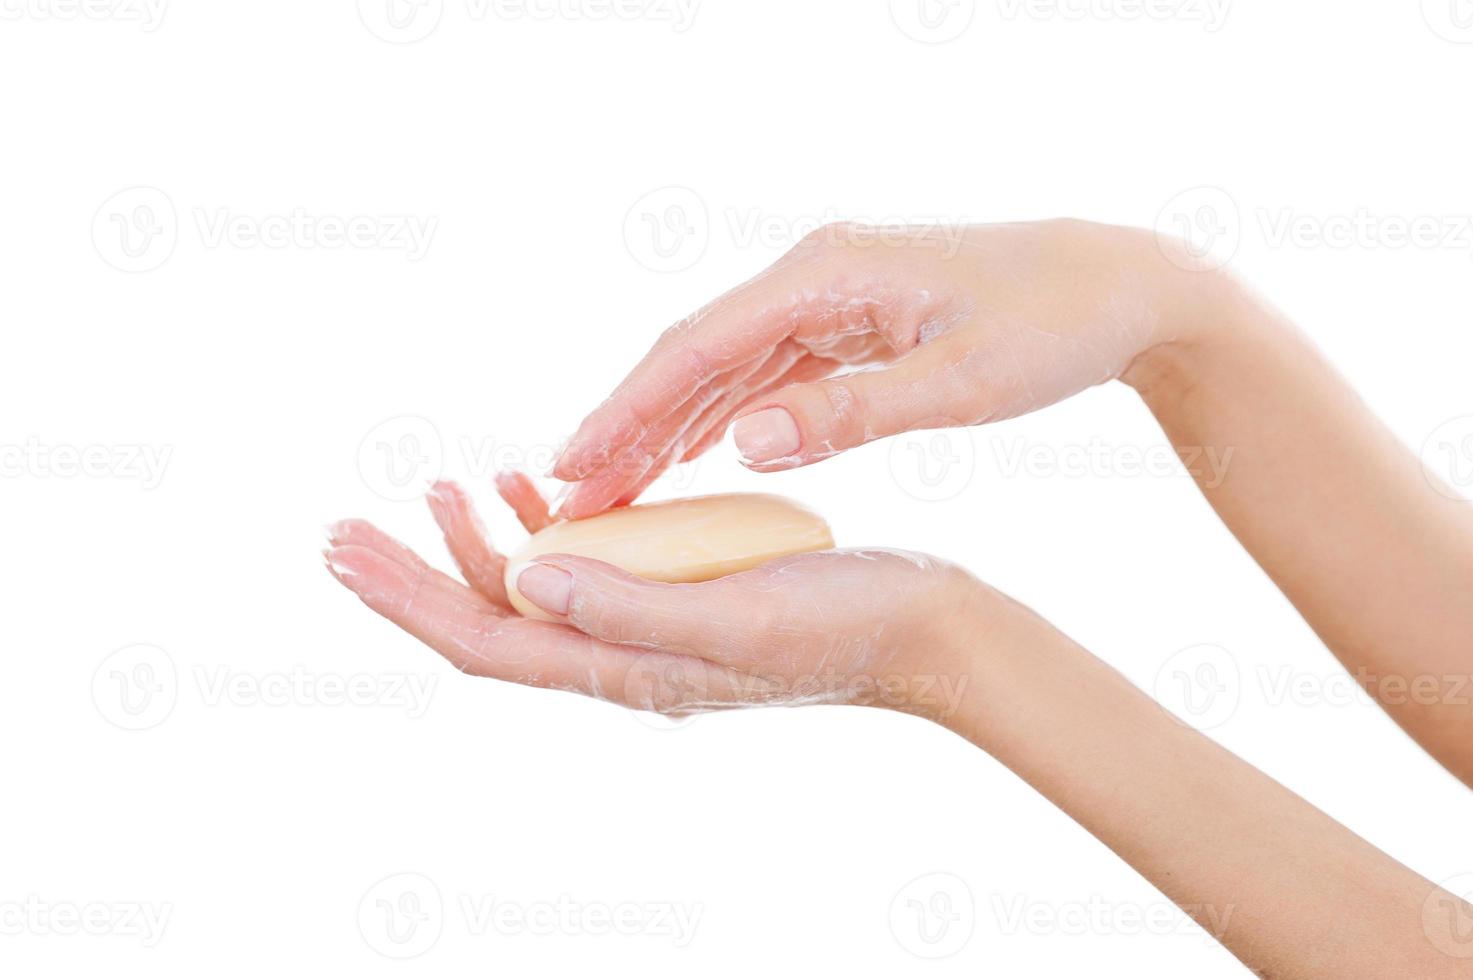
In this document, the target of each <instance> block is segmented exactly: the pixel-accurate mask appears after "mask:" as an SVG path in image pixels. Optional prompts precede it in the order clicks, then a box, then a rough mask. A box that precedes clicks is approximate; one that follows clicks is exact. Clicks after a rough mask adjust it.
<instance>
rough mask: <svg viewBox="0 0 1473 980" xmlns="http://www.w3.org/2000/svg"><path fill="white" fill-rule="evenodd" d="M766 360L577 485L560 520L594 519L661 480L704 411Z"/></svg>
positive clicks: (737, 372) (702, 396)
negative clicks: (639, 486)
mask: <svg viewBox="0 0 1473 980" xmlns="http://www.w3.org/2000/svg"><path fill="white" fill-rule="evenodd" d="M765 359H766V358H754V359H752V360H751V361H748V362H746V363H744V364H742V365H740V366H738V367H736V368H733V369H732V370H730V371H723V372H722V373H721V374H719V375H717V376H716V377H715V378H713V379H712V380H711V382H710V383H709V384H707V385H706V386H705V387H703V388H702V389H701V390H700V392H698V393H697V394H695V395H692V396H691V397H690V398H689V399H687V401H686V403H685V404H684V405H682V406H681V408H680V410H679V411H677V412H673V413H671V414H670V415H667V416H666V417H665V418H663V419H661V420H660V421H659V422H657V423H655V424H654V426H652V427H651V428H650V429H649V430H648V431H647V432H645V433H644V435H643V436H641V437H640V438H639V439H638V440H637V441H636V442H635V443H634V444H633V445H631V446H629V447H628V448H626V449H624V450H623V451H622V452H620V453H619V454H618V456H617V457H616V458H614V459H611V460H608V461H606V463H605V465H604V467H603V468H602V469H600V470H598V471H596V472H594V473H592V474H590V475H589V476H587V477H586V478H584V479H583V480H581V481H580V482H578V483H577V484H576V485H574V486H573V488H572V489H571V490H570V491H569V492H568V496H567V497H566V498H565V499H564V500H563V502H562V505H561V506H560V507H558V512H557V516H558V517H559V518H562V519H565V520H577V519H579V518H583V517H591V516H593V515H594V514H597V513H599V512H600V511H603V510H607V509H608V507H609V506H610V505H611V504H613V503H614V501H616V500H619V499H620V498H621V497H623V496H625V495H626V494H627V493H628V492H629V489H630V488H631V487H632V486H634V485H635V484H637V483H639V482H640V481H641V480H644V479H645V478H646V477H649V479H650V480H651V481H652V480H653V479H654V478H655V477H658V476H659V475H660V473H661V472H662V471H663V470H664V468H665V466H667V465H669V461H670V459H671V457H672V456H673V455H674V454H673V453H672V452H671V449H672V447H674V446H675V444H676V443H677V442H679V441H680V438H681V435H682V433H684V432H685V430H686V429H687V428H688V427H689V426H690V425H691V424H693V423H694V422H695V420H696V419H697V418H699V417H700V414H701V412H702V410H704V409H705V408H706V407H707V406H708V405H710V404H711V403H713V402H715V401H717V400H719V399H720V398H721V397H722V396H723V395H724V394H725V393H726V392H727V391H729V390H730V389H731V388H732V387H734V386H736V385H738V384H740V383H741V382H742V381H743V380H744V379H745V378H747V377H749V376H750V375H751V374H752V372H753V371H756V370H758V369H759V368H760V367H761V366H762V361H763V360H765Z"/></svg>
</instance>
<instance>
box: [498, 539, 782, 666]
mask: <svg viewBox="0 0 1473 980" xmlns="http://www.w3.org/2000/svg"><path fill="white" fill-rule="evenodd" d="M514 581H515V582H516V584H517V589H518V591H520V592H521V593H522V595H523V597H524V598H526V599H528V600H529V601H531V602H532V603H533V604H534V605H536V606H538V607H539V608H541V609H543V610H545V611H546V612H549V613H551V614H553V615H554V616H559V617H561V618H562V619H563V620H564V621H565V622H567V623H568V624H569V625H571V626H574V627H577V628H578V629H579V630H581V631H582V632H584V633H587V634H588V635H589V636H592V637H594V638H596V639H600V640H604V641H606V642H609V643H620V644H627V645H630V646H636V647H642V648H645V649H648V650H661V651H665V652H667V653H679V654H685V655H687V656H693V657H699V658H701V659H703V660H711V661H715V662H717V663H726V664H731V663H740V662H741V661H742V660H744V659H745V658H746V657H747V656H748V655H750V654H751V653H752V652H754V650H755V649H756V647H757V646H759V645H760V644H759V642H758V641H759V638H760V635H761V633H762V629H761V624H762V622H763V620H762V616H761V610H760V609H758V608H756V607H757V606H759V605H760V604H761V603H760V602H755V601H754V599H753V597H752V596H750V595H747V594H746V593H745V592H743V593H733V591H732V589H731V588H730V582H731V579H730V578H728V579H725V580H722V579H717V580H715V581H712V582H700V583H691V584H683V585H672V584H667V583H663V582H654V581H650V580H649V579H643V578H640V577H638V576H636V575H631V574H630V573H628V572H626V571H624V570H623V569H620V568H617V567H615V566H613V565H610V564H608V563H607V562H602V561H598V560H597V559H593V558H583V557H579V556H575V555H564V554H547V555H539V556H538V557H537V558H535V559H534V560H533V561H531V562H528V563H527V564H526V565H524V566H522V567H521V568H519V569H517V570H516V572H515V577H514ZM769 601H770V600H769Z"/></svg>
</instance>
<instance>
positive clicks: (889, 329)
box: [553, 220, 1225, 518]
mask: <svg viewBox="0 0 1473 980" xmlns="http://www.w3.org/2000/svg"><path fill="white" fill-rule="evenodd" d="M897 238H899V239H903V244H897V243H896V241H897ZM1168 253H1170V254H1168ZM1191 264H1192V260H1191V258H1190V256H1189V255H1188V254H1187V252H1186V249H1185V246H1178V245H1176V244H1173V243H1170V242H1163V241H1161V240H1159V239H1158V238H1157V236H1155V235H1154V234H1152V233H1150V232H1144V231H1138V230H1134V229H1127V228H1115V227H1109V226H1105V225H1096V224H1089V223H1086V222H1080V221H1067V220H1061V221H1045V222H1038V223H1033V224H1011V225H981V226H974V227H971V228H965V229H951V230H942V231H937V232H930V233H916V234H909V233H907V234H905V235H900V234H899V233H897V232H896V231H894V230H887V231H869V232H866V231H864V230H862V229H859V228H856V227H852V226H847V225H839V226H834V227H832V228H826V229H821V230H820V231H819V232H817V233H815V235H813V236H810V238H809V239H807V240H805V241H804V242H803V243H802V244H800V245H799V246H798V247H797V248H796V249H794V250H793V251H792V252H790V253H789V254H788V255H786V256H785V257H784V258H783V259H781V260H780V261H779V262H778V263H777V264H776V265H774V266H773V267H772V268H770V269H768V270H767V271H766V272H764V273H762V274H761V275H759V276H757V277H756V278H755V279H753V280H751V281H750V282H748V283H746V284H744V285H742V286H739V287H738V288H737V289H735V290H733V291H732V292H730V293H728V294H727V295H725V296H723V297H721V298H720V299H718V300H716V301H715V302H714V303H712V304H711V305H710V306H708V307H706V308H705V309H703V310H701V311H699V312H697V313H695V314H693V315H692V316H690V317H688V318H686V319H685V320H682V321H681V322H680V323H678V324H676V325H675V326H674V327H672V328H670V329H669V330H668V331H666V332H665V334H664V335H663V336H662V337H661V338H660V339H659V341H658V342H657V343H656V344H655V346H654V348H653V349H652V350H651V351H650V352H649V353H648V354H647V355H646V356H645V358H644V359H643V360H642V361H641V362H640V363H639V364H638V365H637V366H636V367H635V368H634V370H633V371H632V372H630V374H629V376H628V377H627V378H626V379H625V380H624V381H623V383H622V384H620V385H619V387H618V388H617V390H615V392H614V394H613V395H612V396H611V397H610V398H609V399H608V400H607V401H606V402H604V404H602V405H601V406H599V408H598V409H597V410H595V411H594V412H593V413H592V414H591V415H589V416H588V418H587V419H586V420H584V422H583V424H582V426H581V427H580V428H579V430H578V432H577V433H576V435H575V436H574V437H573V439H572V440H571V441H570V442H569V444H568V446H567V447H566V449H565V450H564V451H563V453H562V455H561V456H560V458H559V460H558V462H557V464H556V466H555V467H554V469H553V475H555V476H557V477H558V478H559V479H562V480H567V481H570V482H571V481H576V482H577V485H576V486H575V487H574V488H573V489H572V490H571V491H570V492H569V495H568V496H567V498H566V499H565V501H564V502H563V505H562V507H561V509H560V510H559V515H560V516H563V517H568V518H578V517H587V516H590V515H592V514H595V513H598V512H599V511H601V510H604V509H606V508H608V507H610V506H614V505H616V504H626V503H629V502H630V501H632V500H633V499H634V498H636V497H637V496H638V495H639V494H640V493H641V492H642V491H643V490H644V489H645V487H647V486H648V485H649V484H650V483H651V482H652V481H653V480H654V479H655V478H656V477H657V476H659V474H660V473H661V472H662V471H664V470H665V469H666V468H667V467H668V466H670V465H671V464H672V463H674V462H677V461H686V460H690V459H693V458H695V457H696V456H699V455H700V454H701V453H703V452H705V451H706V450H707V449H709V448H710V447H711V446H712V445H713V444H714V443H715V442H717V441H718V440H720V438H721V436H722V434H723V433H724V432H725V430H726V428H727V426H728V425H730V424H732V422H733V421H735V427H734V432H735V439H736V443H737V448H738V449H739V450H740V451H741V452H742V454H743V461H744V462H745V463H746V464H747V465H748V466H750V467H751V468H753V469H755V470H761V471H768V470H779V469H787V468H790V467H794V466H803V465H806V464H808V463H812V462H815V461H816V460H820V459H824V458H827V457H829V456H833V455H835V454H836V453H839V452H842V451H843V450H845V449H850V448H853V447H855V446H858V445H861V444H862V443H865V442H869V441H871V440H873V439H878V438H881V437H884V436H888V435H893V434H895V433H897V432H903V431H907V430H910V429H917V428H941V427H945V426H953V425H974V424H978V423H982V422H991V421H997V420H1000V419H1006V418H1011V417H1014V416H1017V415H1021V414H1024V413H1027V412H1031V411H1034V410H1036V409H1039V408H1043V407H1045V406H1047V405H1050V404H1052V403H1054V402H1057V401H1059V400H1061V399H1063V398H1066V397H1068V396H1069V395H1072V394H1074V393H1076V392H1078V391H1080V390H1082V389H1084V388H1087V387H1090V386H1091V385H1097V384H1102V383H1104V382H1106V381H1110V380H1112V379H1115V378H1120V377H1121V376H1122V375H1124V374H1125V373H1126V372H1127V370H1128V369H1129V368H1130V366H1131V364H1132V362H1133V361H1134V360H1135V359H1136V358H1137V357H1139V356H1140V355H1141V354H1143V353H1144V352H1146V351H1148V350H1151V349H1152V348H1155V347H1158V346H1161V345H1165V344H1170V343H1186V342H1189V341H1190V340H1191V339H1192V338H1193V336H1194V335H1195V333H1196V331H1197V330H1198V328H1199V327H1200V324H1201V320H1200V318H1199V317H1198V316H1197V315H1196V312H1195V311H1196V310H1197V309H1198V308H1200V304H1201V303H1202V302H1203V298H1204V296H1205V295H1206V294H1208V293H1209V292H1210V291H1211V290H1214V289H1217V288H1220V286H1221V284H1222V283H1223V282H1224V281H1225V280H1223V279H1222V278H1221V277H1219V276H1216V275H1208V274H1204V273H1199V272H1194V271H1188V270H1189V269H1190V268H1191ZM875 365H880V366H883V369H881V370H870V371H862V372H858V373H849V374H845V375H843V376H841V377H832V378H831V377H830V376H831V375H833V374H834V373H835V372H836V371H839V370H841V369H843V368H849V367H864V366H875ZM824 379H827V380H824Z"/></svg>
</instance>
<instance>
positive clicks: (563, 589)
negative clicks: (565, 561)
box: [517, 562, 573, 616]
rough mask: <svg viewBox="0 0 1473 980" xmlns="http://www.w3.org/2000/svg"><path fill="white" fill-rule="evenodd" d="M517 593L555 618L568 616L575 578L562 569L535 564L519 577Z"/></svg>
mask: <svg viewBox="0 0 1473 980" xmlns="http://www.w3.org/2000/svg"><path fill="white" fill-rule="evenodd" d="M517 591H519V592H521V593H522V595H523V596H525V597H526V598H527V599H529V600H531V602H532V603H533V604H534V605H536V606H540V607H541V608H543V609H545V610H547V611H548V612H550V613H552V614H553V615H554V616H566V615H567V614H568V603H569V600H570V599H571V598H572V595H573V576H571V575H569V574H568V573H567V572H565V571H563V570H562V569H561V568H553V567H552V566H551V565H541V564H538V563H537V562H533V563H532V564H530V565H528V566H527V567H526V568H524V569H522V572H521V574H520V575H518V576H517Z"/></svg>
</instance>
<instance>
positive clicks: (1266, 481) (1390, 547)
mask: <svg viewBox="0 0 1473 980" xmlns="http://www.w3.org/2000/svg"><path fill="white" fill-rule="evenodd" d="M1213 288H1214V291H1215V294H1216V295H1217V296H1219V297H1221V300H1220V302H1219V303H1217V304H1215V305H1214V307H1213V309H1214V313H1213V319H1212V320H1211V322H1210V323H1206V324H1204V325H1203V326H1204V328H1205V329H1203V330H1200V331H1197V332H1195V333H1194V334H1193V339H1191V340H1188V341H1185V342H1180V343H1168V344H1163V345H1161V346H1159V347H1157V348H1155V349H1153V350H1151V351H1149V352H1148V353H1147V354H1146V355H1145V356H1144V357H1142V358H1140V359H1139V360H1138V361H1137V362H1136V364H1135V365H1134V366H1133V367H1132V369H1131V370H1130V372H1129V373H1128V374H1127V375H1126V378H1125V380H1127V381H1128V382H1129V383H1131V384H1132V385H1134V386H1135V387H1136V388H1137V389H1138V390H1139V391H1140V392H1141V394H1142V396H1143V398H1144V399H1145V401H1146V404H1147V405H1148V406H1149V407H1150V409H1151V411H1152V412H1153V413H1154V414H1155V416H1156V418H1157V419H1158V420H1159V421H1160V423H1161V426H1162V428H1163V429H1164V430H1165V431H1166V434H1167V435H1168V436H1169V437H1170V439H1171V441H1172V444H1173V445H1175V446H1178V447H1214V448H1215V449H1216V450H1217V451H1218V452H1219V454H1221V453H1222V452H1224V451H1226V450H1227V449H1229V448H1231V450H1232V458H1231V462H1230V464H1229V465H1228V466H1227V467H1226V469H1225V471H1224V472H1223V473H1220V474H1216V475H1215V477H1216V478H1215V479H1211V480H1208V479H1203V477H1204V476H1205V475H1206V474H1205V473H1201V474H1200V475H1199V477H1198V482H1199V484H1200V486H1201V489H1202V492H1203V493H1204V494H1205V495H1206V497H1207V499H1208V500H1209V501H1210V502H1211V504H1212V506H1213V507H1214V508H1215V509H1216V510H1217V512H1218V514H1219V515H1221V517H1222V519H1223V520H1224V521H1225V522H1226V523H1227V525H1228V527H1229V528H1230V529H1231V530H1232V532H1233V534H1235V535H1236V536H1237V537H1238V539H1239V540H1240V541H1241V542H1242V543H1243V545H1244V547H1246V548H1247V549H1248V551H1249V552H1251V553H1252V555H1253V557H1254V558H1255V559H1256V560H1257V561H1258V563H1259V564H1260V565H1261V566H1263V568H1264V570H1265V571H1267V572H1268V574H1269V575H1270V576H1272V577H1273V580H1274V581H1275V582H1276V583H1277V584H1278V586H1279V587H1280V588H1281V589H1282V590H1283V591H1284V594H1285V595H1287V596H1288V597H1289V599H1290V600H1291V601H1292V602H1293V603H1294V605H1295V606H1296V607H1297V608H1298V609H1299V611H1300V613H1302V614H1303V616H1304V617H1305V619H1306V620H1308V622H1309V624H1310V625H1311V626H1312V627H1313V628H1314V629H1315V631H1316V632H1317V633H1318V634H1319V635H1320V637H1321V639H1323V640H1324V642H1325V644H1326V645H1327V646H1328V647H1329V648H1330V650H1331V651H1333V652H1334V654H1335V656H1336V657H1338V658H1339V660H1340V661H1341V663H1343V664H1344V665H1345V666H1346V667H1347V668H1348V669H1349V670H1350V672H1351V673H1352V674H1353V675H1354V676H1355V677H1356V679H1357V680H1358V681H1359V682H1360V683H1361V684H1362V685H1363V686H1364V687H1365V688H1366V689H1367V691H1368V692H1369V693H1370V694H1372V695H1373V696H1374V697H1376V698H1377V700H1378V701H1379V703H1380V704H1381V705H1382V707H1383V708H1385V710H1386V711H1387V712H1388V713H1389V714H1390V715H1391V716H1392V718H1394V719H1395V720H1396V722H1397V723H1398V724H1399V725H1401V726H1402V727H1403V728H1405V729H1406V730H1407V732H1408V733H1409V734H1411V735H1412V737H1413V738H1415V739H1416V740H1417V741H1418V742H1419V743H1420V744H1421V745H1422V746H1423V747H1424V748H1426V749H1427V751H1428V752H1430V753H1431V754H1432V755H1433V756H1434V757H1435V758H1437V759H1438V760H1439V761H1440V762H1442V763H1443V765H1445V766H1447V767H1448V769H1450V770H1451V771H1452V772H1453V773H1455V774H1456V775H1457V776H1458V777H1459V778H1461V779H1462V780H1463V781H1464V782H1466V783H1469V784H1470V785H1473V684H1470V676H1473V506H1470V505H1469V504H1468V503H1466V502H1463V501H1459V500H1457V499H1454V497H1453V495H1452V493H1451V491H1449V490H1447V489H1446V488H1435V487H1434V486H1433V485H1432V484H1431V482H1429V480H1428V478H1427V476H1426V474H1425V473H1424V472H1423V470H1422V467H1421V465H1420V463H1419V461H1418V460H1417V459H1416V457H1415V456H1414V455H1413V454H1412V453H1411V452H1409V451H1408V450H1407V449H1406V448H1405V447H1404V446H1402V445H1401V444H1400V443H1399V442H1398V441H1397V440H1396V439H1395V437H1393V436H1392V435H1391V433H1390V432H1388V431H1387V430H1386V428H1385V427H1384V426H1383V425H1382V424H1381V422H1380V421H1379V420H1378V419H1377V418H1376V417H1375V416H1374V415H1373V414H1372V413H1371V412H1370V410H1369V409H1367V407H1366V406H1365V405H1364V404H1363V403H1362V402H1361V400H1360V399H1359V398H1358V397H1357V396H1356V394H1355V392H1354V391H1352V390H1351V389H1350V387H1349V386H1348V385H1347V384H1346V383H1345V381H1344V380H1343V379H1342V378H1341V377H1340V376H1339V375H1338V374H1337V373H1336V372H1335V371H1334V369H1333V368H1331V367H1330V366H1329V364H1327V363H1326V361H1325V360H1324V358H1323V357H1322V356H1321V355H1320V353H1319V352H1318V351H1317V350H1316V349H1315V348H1314V347H1313V345H1312V344H1310V343H1309V341H1308V340H1306V339H1305V338H1304V337H1303V336H1301V335H1300V334H1299V332H1298V331H1297V330H1295V329H1294V327H1293V326H1292V325H1291V324H1290V323H1288V322H1287V321H1286V320H1285V318H1284V317H1283V316H1282V315H1281V314H1279V313H1278V312H1277V311H1275V310H1273V309H1272V308H1270V307H1268V306H1267V305H1266V304H1265V303H1263V302H1262V301H1260V300H1259V299H1258V298H1256V297H1254V296H1253V295H1251V294H1250V293H1249V292H1248V291H1247V290H1245V289H1242V288H1241V287H1236V286H1234V285H1233V284H1230V283H1229V284H1226V285H1224V284H1223V283H1222V282H1221V281H1219V282H1218V283H1216V284H1215V285H1214V286H1213ZM1219 458H1221V456H1220V455H1219ZM1199 473H1200V469H1199Z"/></svg>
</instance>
